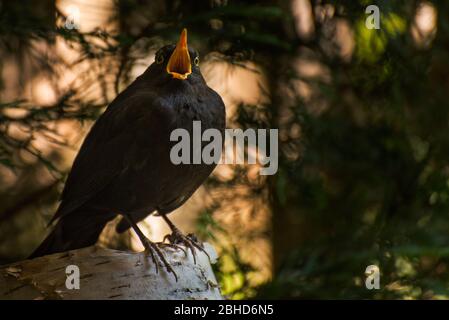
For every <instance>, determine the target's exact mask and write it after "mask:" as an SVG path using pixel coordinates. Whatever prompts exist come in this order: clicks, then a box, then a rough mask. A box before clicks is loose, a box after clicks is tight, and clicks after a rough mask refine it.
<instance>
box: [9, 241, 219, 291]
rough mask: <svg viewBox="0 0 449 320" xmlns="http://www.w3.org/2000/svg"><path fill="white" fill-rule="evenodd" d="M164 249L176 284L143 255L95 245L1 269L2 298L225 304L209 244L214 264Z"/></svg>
mask: <svg viewBox="0 0 449 320" xmlns="http://www.w3.org/2000/svg"><path fill="white" fill-rule="evenodd" d="M160 249H161V250H162V251H163V253H164V255H165V257H166V259H167V261H168V262H169V263H170V264H171V265H172V267H173V269H174V270H175V272H176V274H177V275H178V278H179V279H178V282H176V281H175V278H174V276H173V274H170V273H167V272H166V270H165V269H164V267H163V266H162V265H160V266H159V273H156V268H155V265H154V263H153V261H152V259H151V257H149V256H146V254H145V253H143V252H141V253H134V252H124V251H117V250H111V249H104V248H100V247H98V246H92V247H88V248H83V249H79V250H74V251H68V252H63V253H57V254H52V255H48V256H44V257H39V258H36V259H33V260H24V261H20V262H15V263H12V264H10V265H6V266H1V267H0V299H12V300H14V299H37V300H42V299H63V300H65V299H67V300H70V299H107V300H108V299H193V300H201V299H223V297H222V296H221V294H220V290H219V288H218V284H217V281H216V279H215V276H214V274H213V271H212V268H211V264H210V263H211V262H212V263H214V262H215V261H216V258H217V256H216V253H215V250H214V249H213V248H212V246H211V245H209V244H207V243H206V244H205V249H206V251H207V252H208V254H209V256H210V257H211V260H212V261H211V262H209V260H208V257H207V256H206V255H205V254H204V253H203V252H200V251H199V250H197V251H196V253H197V263H196V264H194V262H193V257H192V254H191V252H190V251H187V249H186V252H187V255H186V254H185V253H184V252H182V250H175V249H172V248H169V247H160ZM70 265H75V266H77V267H78V268H79V289H68V288H67V285H66V281H67V279H69V280H70V279H72V277H73V274H72V273H71V272H69V275H68V274H67V273H66V272H67V267H68V266H70ZM71 283H72V284H73V283H74V282H71ZM69 287H70V284H69Z"/></svg>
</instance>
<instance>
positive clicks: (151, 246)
mask: <svg viewBox="0 0 449 320" xmlns="http://www.w3.org/2000/svg"><path fill="white" fill-rule="evenodd" d="M144 246H145V254H147V255H148V254H150V255H151V259H152V260H153V262H154V265H155V268H156V273H159V263H158V261H157V260H156V256H155V255H154V252H156V254H157V256H158V258H159V260H161V262H162V264H163V265H164V267H165V269H167V272H169V273H172V274H173V276H174V277H175V280H176V282H178V275H177V274H176V272H175V270H173V268H172V267H171V265H170V263H168V261H167V260H166V259H165V257H164V254H163V253H162V251H161V250H160V249H159V247H158V246H157V245H156V244H155V243H153V242H151V241H149V240H148V241H145V243H144Z"/></svg>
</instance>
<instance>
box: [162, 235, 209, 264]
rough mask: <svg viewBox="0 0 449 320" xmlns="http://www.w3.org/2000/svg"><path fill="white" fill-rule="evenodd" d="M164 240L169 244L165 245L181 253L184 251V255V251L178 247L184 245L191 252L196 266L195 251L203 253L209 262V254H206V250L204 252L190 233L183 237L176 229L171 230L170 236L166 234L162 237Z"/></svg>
mask: <svg viewBox="0 0 449 320" xmlns="http://www.w3.org/2000/svg"><path fill="white" fill-rule="evenodd" d="M165 240H168V242H169V244H167V245H169V246H172V247H175V248H179V249H181V250H182V251H184V253H186V251H185V250H184V249H182V248H181V247H180V246H179V245H180V244H183V245H185V246H186V247H187V248H188V249H190V251H191V252H192V256H193V262H194V263H195V264H196V249H198V250H200V251H202V252H204V253H205V254H206V256H207V257H208V258H209V260H210V257H209V254H208V253H207V251H206V250H204V248H203V245H202V244H201V243H200V242H199V240H198V239H197V237H196V236H195V235H194V234H192V233H190V234H188V235H184V234H182V232H181V231H179V230H178V229H173V230H172V233H171V234H168V235H166V236H165V237H164V240H163V241H165Z"/></svg>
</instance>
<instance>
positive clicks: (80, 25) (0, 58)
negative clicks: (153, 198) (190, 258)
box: [0, 0, 449, 299]
mask: <svg viewBox="0 0 449 320" xmlns="http://www.w3.org/2000/svg"><path fill="white" fill-rule="evenodd" d="M371 4H374V5H377V6H378V8H379V12H380V25H379V27H380V28H379V29H370V28H368V27H367V22H366V21H367V18H369V16H370V14H371V13H366V12H365V10H366V8H367V6H368V5H371ZM183 27H187V28H188V30H189V43H190V45H192V46H193V47H195V48H196V49H197V50H198V51H199V52H200V54H201V71H202V73H203V75H204V77H205V78H206V80H207V82H208V84H209V86H211V87H212V88H213V89H215V90H216V91H217V92H219V93H220V95H221V96H222V97H223V100H224V101H225V104H226V108H227V118H228V128H279V138H280V143H279V148H280V152H279V171H278V173H277V174H276V175H273V176H260V175H259V174H258V169H259V168H258V167H257V165H240V166H236V165H219V166H218V167H217V169H216V170H215V171H214V173H213V175H212V176H211V177H210V179H209V180H208V181H207V183H206V184H205V185H204V186H203V187H202V188H201V189H200V190H198V191H197V192H196V193H195V195H194V197H192V198H191V199H190V200H189V201H188V203H186V205H184V206H183V207H182V208H180V209H178V210H177V211H176V212H174V213H173V214H172V217H173V218H174V222H175V224H178V225H179V227H180V228H181V229H182V230H183V231H185V232H194V233H195V234H197V235H198V237H199V238H201V239H202V240H206V241H209V242H211V243H213V244H214V246H215V247H216V248H217V251H218V252H219V254H220V260H219V263H218V264H217V265H216V266H215V268H216V273H217V277H218V278H219V281H220V284H221V286H222V291H223V293H224V294H225V295H227V296H228V297H229V298H231V299H244V298H254V297H255V298H287V299H315V298H319V299H328V298H337V299H349V298H372V299H387V298H399V299H445V298H449V269H448V268H449V134H448V129H449V101H448V97H449V95H448V92H449V2H447V1H421V0H413V1H411V0H407V1H405V0H396V1H388V0H384V1H381V0H379V1H374V0H373V1H365V0H339V1H324V0H323V1H319V0H316V1H312V0H279V1H274V0H265V1H239V0H207V1H205V0H203V1H200V0H195V1H193V0H191V1H187V0H184V1H181V0H167V1H162V0H98V1H88V0H56V1H50V0H41V1H32V0H21V1H6V0H0V264H5V263H8V262H12V261H15V260H20V259H23V258H25V257H26V256H27V255H28V254H29V253H30V252H31V251H32V250H33V249H34V248H35V247H36V246H37V245H38V244H39V243H40V241H42V239H43V238H44V236H45V235H46V233H47V232H48V229H46V223H47V222H48V221H49V219H50V218H51V216H52V215H53V213H54V211H55V209H56V207H57V203H58V197H59V194H60V192H61V190H62V187H63V183H64V180H65V178H66V176H67V173H68V170H69V169H70V166H71V163H72V161H73V158H74V156H75V155H76V152H77V150H78V148H79V146H80V144H81V142H82V140H83V138H84V136H85V134H86V133H87V131H88V130H89V128H90V126H91V125H92V122H93V121H94V120H95V119H96V118H97V117H98V116H99V115H100V114H101V112H102V111H103V110H104V108H105V107H106V106H107V105H108V103H109V102H111V100H112V99H113V98H114V97H115V96H116V95H117V93H118V92H120V91H122V90H123V89H124V88H125V87H126V86H127V85H128V84H129V83H130V82H132V81H133V80H134V79H135V78H136V77H137V76H138V75H139V74H141V73H142V72H143V71H144V70H145V69H146V67H147V66H148V65H149V64H151V63H152V61H153V59H154V53H155V51H156V50H157V49H158V48H160V47H161V46H163V45H165V44H168V43H174V42H175V41H176V40H177V38H178V36H179V32H180V30H181V29H182V28H183ZM160 220H161V219H160V218H157V217H151V218H148V219H146V220H145V221H144V222H143V223H141V225H142V227H144V229H145V232H146V233H147V234H148V236H149V237H150V238H151V239H153V240H156V241H160V240H161V239H162V237H163V236H164V235H165V234H167V233H168V231H169V230H168V228H166V226H165V224H164V223H163V221H160ZM114 223H116V222H115V221H113V222H112V223H111V224H110V225H108V227H107V228H106V229H105V230H104V232H103V234H102V236H101V239H100V242H101V245H104V246H108V247H111V248H117V249H132V250H142V247H141V245H140V243H139V241H138V240H137V237H136V236H135V234H133V233H128V234H124V235H123V236H120V237H119V236H117V235H116V234H115V233H114V230H113V228H114V226H113V224H114ZM373 264H374V265H377V266H379V269H380V274H381V278H380V289H379V290H367V289H366V287H365V278H366V275H365V269H366V267H367V266H369V265H373Z"/></svg>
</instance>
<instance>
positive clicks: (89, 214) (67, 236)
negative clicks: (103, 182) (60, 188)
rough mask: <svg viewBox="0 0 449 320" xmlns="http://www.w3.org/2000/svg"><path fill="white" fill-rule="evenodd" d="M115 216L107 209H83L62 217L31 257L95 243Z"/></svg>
mask: <svg viewBox="0 0 449 320" xmlns="http://www.w3.org/2000/svg"><path fill="white" fill-rule="evenodd" d="M114 217H115V214H111V213H109V212H106V211H99V210H92V209H90V210H82V209H79V210H77V211H74V212H71V213H69V214H67V215H66V216H63V217H61V218H60V219H59V220H58V222H57V223H56V225H55V227H54V228H53V230H52V231H51V233H50V234H49V235H48V236H47V238H45V240H44V241H43V242H42V243H41V245H40V246H39V247H38V248H37V249H36V250H35V251H34V252H33V253H32V254H31V255H30V256H29V259H32V258H37V257H41V256H45V255H48V254H52V253H58V252H64V251H68V250H75V249H79V248H84V247H88V246H91V245H94V244H95V243H96V242H97V240H98V237H99V236H100V233H101V231H102V230H103V228H104V227H105V225H106V224H107V223H108V222H109V221H110V220H112V219H113V218H114Z"/></svg>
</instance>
